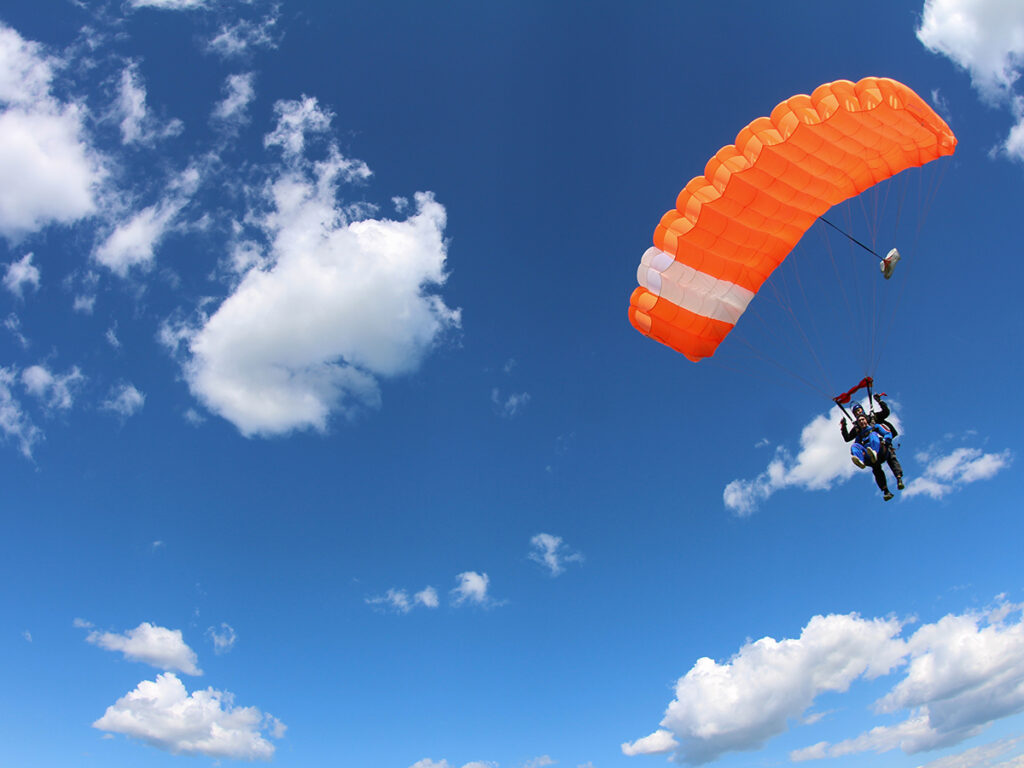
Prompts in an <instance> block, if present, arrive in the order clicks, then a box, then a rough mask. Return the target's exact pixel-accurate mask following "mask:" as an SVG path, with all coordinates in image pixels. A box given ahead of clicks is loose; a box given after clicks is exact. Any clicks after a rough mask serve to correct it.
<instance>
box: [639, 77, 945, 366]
mask: <svg viewBox="0 0 1024 768" xmlns="http://www.w3.org/2000/svg"><path fill="white" fill-rule="evenodd" d="M955 148H956V137H955V136H954V135H953V132H952V131H951V130H950V129H949V126H948V125H946V123H945V122H944V121H943V120H942V118H940V117H939V116H938V115H937V114H935V112H934V110H932V109H931V107H929V106H928V105H927V104H926V103H925V102H924V100H923V99H921V97H920V96H918V95H917V94H916V93H914V91H912V90H911V89H910V88H908V87H907V86H905V85H903V84H902V83H899V82H897V81H895V80H891V79H889V78H879V77H867V78H864V79H863V80H861V81H859V82H857V83H853V82H850V81H849V80H838V81H836V82H833V83H826V84H824V85H822V86H819V87H818V88H816V89H815V91H814V93H812V94H811V95H810V96H808V95H806V94H800V95H797V96H793V97H792V98H790V99H787V100H786V101H784V102H782V103H781V104H779V105H778V106H777V107H776V108H775V109H774V110H772V113H771V117H759V118H758V119H756V120H754V121H753V122H752V123H750V124H749V125H748V126H747V127H745V128H744V129H743V130H741V131H740V132H739V134H738V135H737V137H736V141H735V143H734V144H729V145H727V146H725V147H722V149H720V150H719V151H718V152H717V153H715V155H714V157H712V158H711V159H710V160H709V161H708V163H707V166H706V167H705V169H704V175H703V176H697V177H695V178H694V179H692V180H691V181H690V182H689V183H688V184H687V185H686V186H685V187H684V188H683V190H682V191H681V192H680V193H679V197H678V198H677V199H676V207H675V209H673V210H671V211H669V212H667V213H666V214H665V215H664V216H662V218H661V222H660V223H659V224H658V226H657V228H656V229H655V231H654V245H653V247H652V248H649V249H648V250H647V251H646V252H645V253H644V255H643V258H642V259H641V261H640V266H639V268H638V270H637V281H638V282H639V287H637V288H636V290H634V291H633V295H632V296H631V297H630V307H629V319H630V322H631V323H632V324H633V326H634V327H635V328H636V329H637V330H638V331H640V332H641V333H643V334H645V335H647V336H650V337H651V338H653V339H655V340H657V341H660V342H661V343H663V344H666V345H668V346H669V347H672V348H673V349H675V350H677V351H679V352H681V353H682V354H684V355H685V356H686V357H687V358H689V359H690V360H693V361H697V360H700V359H702V358H705V357H710V356H711V355H713V354H714V352H715V350H716V349H717V348H718V345H719V344H720V343H721V342H722V340H723V339H724V338H725V337H726V335H728V333H729V331H731V330H732V328H733V326H735V325H736V322H737V320H738V319H739V317H740V315H742V314H743V311H744V310H745V309H746V308H747V304H748V303H749V302H750V300H751V299H752V298H753V297H754V295H755V294H756V293H757V291H758V289H760V287H761V285H762V284H763V283H764V281H765V280H766V279H768V276H769V275H771V273H772V272H773V271H774V270H775V269H776V267H778V266H779V264H781V263H782V261H783V260H784V259H785V258H786V256H787V255H788V254H789V252H790V251H791V250H792V249H793V247H794V246H795V245H796V244H797V242H798V241H799V240H800V238H801V237H802V236H803V235H804V233H805V232H806V231H807V229H808V228H809V227H810V226H811V225H812V224H813V223H814V222H815V220H817V219H818V217H819V216H821V215H822V214H824V213H825V212H826V211H827V210H828V209H829V208H831V207H832V206H833V205H836V204H838V203H841V202H842V201H844V200H847V199H849V198H851V197H853V196H855V195H858V194H860V193H861V192H863V191H864V190H865V189H867V188H869V187H871V186H873V185H874V184H877V183H879V182H880V181H883V180H885V179H888V178H890V177H891V176H894V175H896V174H897V173H899V172H900V171H903V170H905V169H907V168H912V167H917V166H921V165H924V164H925V163H927V162H929V161H931V160H935V159H936V158H939V157H942V156H943V155H951V154H953V151H954V150H955Z"/></svg>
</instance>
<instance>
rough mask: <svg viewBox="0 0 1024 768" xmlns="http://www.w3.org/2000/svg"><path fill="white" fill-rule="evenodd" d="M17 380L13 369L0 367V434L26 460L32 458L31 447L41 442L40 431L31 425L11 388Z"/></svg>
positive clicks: (41, 435)
mask: <svg viewBox="0 0 1024 768" xmlns="http://www.w3.org/2000/svg"><path fill="white" fill-rule="evenodd" d="M16 379H17V371H16V369H14V368H4V367H0V434H2V435H3V437H4V439H5V440H7V439H10V440H13V441H14V442H16V443H17V444H18V448H19V449H20V450H21V454H22V455H23V456H24V457H25V458H26V459H31V458H32V446H34V445H35V444H36V443H37V442H39V441H40V440H42V438H43V433H42V431H41V430H40V429H39V428H38V427H37V426H35V424H33V423H32V420H31V419H29V417H28V415H27V414H26V413H25V411H24V409H23V408H22V406H21V403H20V402H19V401H18V400H17V398H15V396H14V392H13V390H12V387H13V386H14V383H15V381H16Z"/></svg>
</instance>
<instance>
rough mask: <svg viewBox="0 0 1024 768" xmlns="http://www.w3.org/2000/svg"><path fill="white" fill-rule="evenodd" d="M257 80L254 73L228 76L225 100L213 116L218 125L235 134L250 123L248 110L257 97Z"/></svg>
mask: <svg viewBox="0 0 1024 768" xmlns="http://www.w3.org/2000/svg"><path fill="white" fill-rule="evenodd" d="M255 79H256V75H255V73H254V72H245V73H242V74H237V75H229V76H228V79H227V80H226V81H225V83H224V98H223V99H222V100H221V101H219V102H217V104H216V105H215V106H214V108H213V113H212V115H211V119H212V120H213V122H214V123H215V124H216V125H218V126H220V127H223V128H225V129H227V130H228V131H230V132H232V133H234V132H237V131H238V129H239V128H240V127H241V126H242V125H244V124H245V123H246V122H248V119H249V117H248V114H247V113H246V110H247V109H248V107H249V104H250V103H251V102H252V100H253V97H255V95H256V89H255V88H254V87H253V82H254V81H255Z"/></svg>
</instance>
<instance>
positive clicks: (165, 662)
mask: <svg viewBox="0 0 1024 768" xmlns="http://www.w3.org/2000/svg"><path fill="white" fill-rule="evenodd" d="M86 640H87V641H88V642H90V643H92V644H93V645H98V646H99V647H100V648H104V649H105V650H108V651H120V652H121V653H122V654H124V657H125V658H126V659H129V660H131V661H141V662H144V663H146V664H149V665H150V666H153V667H156V668H157V669H164V670H174V669H176V670H178V671H180V672H184V673H185V674H186V675H201V674H203V671H202V670H201V669H199V667H198V666H196V662H197V660H198V659H197V657H196V653H195V651H193V650H192V649H191V648H189V647H188V645H187V644H186V643H185V641H184V639H183V638H182V636H181V630H180V629H167V628H166V627H158V626H156V625H154V624H150V623H149V622H148V621H144V622H142V623H141V624H139V626H137V627H136V628H135V629H129V630H128V631H127V632H125V633H124V634H122V635H119V634H115V633H113V632H99V631H94V632H90V633H89V635H88V636H87V637H86Z"/></svg>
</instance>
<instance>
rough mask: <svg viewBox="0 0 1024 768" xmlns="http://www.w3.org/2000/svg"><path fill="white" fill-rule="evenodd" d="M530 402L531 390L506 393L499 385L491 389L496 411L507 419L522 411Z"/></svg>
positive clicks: (492, 401)
mask: <svg viewBox="0 0 1024 768" xmlns="http://www.w3.org/2000/svg"><path fill="white" fill-rule="evenodd" d="M529 402H530V393H529V392H513V393H510V394H507V395H506V394H503V393H502V392H501V390H499V389H498V388H497V387H495V388H494V389H492V390H491V403H493V404H494V408H495V411H496V412H497V414H498V415H499V416H503V417H504V418H506V419H510V418H512V417H513V416H516V415H518V414H520V413H522V411H523V409H524V408H525V407H526V405H527V404H528V403H529Z"/></svg>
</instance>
